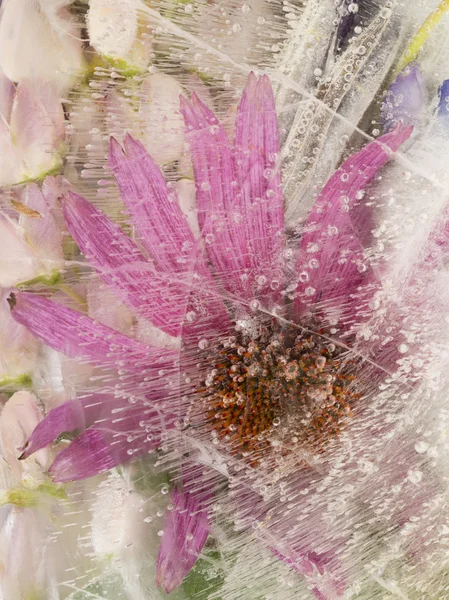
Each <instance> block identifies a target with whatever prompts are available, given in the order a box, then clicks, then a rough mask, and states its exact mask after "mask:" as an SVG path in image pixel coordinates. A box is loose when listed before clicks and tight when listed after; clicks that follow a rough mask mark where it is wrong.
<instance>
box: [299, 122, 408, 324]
mask: <svg viewBox="0 0 449 600" xmlns="http://www.w3.org/2000/svg"><path fill="white" fill-rule="evenodd" d="M412 129H413V128H412V127H411V126H406V127H403V126H402V125H401V123H399V124H398V125H397V126H396V127H395V128H394V130H393V131H391V132H390V133H387V134H386V135H384V136H382V137H380V138H379V139H378V140H375V141H374V142H371V143H370V144H368V145H367V146H366V147H365V148H363V149H362V150H361V151H360V152H357V153H356V154H353V155H352V156H351V157H349V158H348V159H347V160H346V161H345V162H344V163H343V165H342V166H341V167H340V168H339V169H338V170H337V171H336V172H335V173H334V175H332V177H331V178H330V180H329V181H328V183H327V184H326V186H325V187H324V189H323V191H322V192H321V193H320V195H319V196H318V198H317V200H316V202H315V204H314V207H313V209H312V211H311V213H310V216H309V218H308V220H307V223H306V225H305V229H304V233H303V235H302V238H301V243H300V253H299V259H298V263H297V270H298V276H299V279H300V281H299V284H298V288H297V291H298V299H297V300H296V302H295V310H296V314H297V315H298V316H300V315H301V313H302V312H303V311H304V310H307V309H308V307H310V306H313V305H315V304H317V303H320V305H321V306H322V307H323V308H325V307H326V304H328V303H329V302H330V301H331V300H335V299H340V300H341V301H342V302H343V303H344V306H342V310H343V311H346V313H347V314H351V313H352V312H353V311H354V308H355V307H357V306H358V305H360V304H363V302H364V296H365V295H366V293H367V292H366V290H362V288H361V286H362V287H363V286H365V285H366V286H370V285H371V284H372V283H373V282H374V281H375V276H374V273H373V271H372V269H371V267H370V265H369V264H368V263H367V261H366V259H365V257H364V251H363V247H362V245H361V242H360V239H359V233H360V219H359V221H358V223H356V222H355V221H353V216H355V213H353V212H352V211H353V209H354V205H355V204H356V201H357V199H358V194H359V193H360V192H361V191H363V189H364V188H365V187H366V186H367V185H368V184H369V183H370V181H372V180H373V178H374V177H375V176H376V174H377V172H378V171H379V170H380V169H381V168H382V167H383V166H384V165H385V163H386V162H387V160H388V159H389V158H390V156H391V154H392V152H393V151H395V150H397V149H398V148H399V146H400V145H401V144H402V143H403V142H404V141H405V140H407V139H408V138H409V137H410V135H411V133H412ZM362 221H363V219H362ZM367 222H368V221H367ZM363 227H365V228H366V224H365V225H362V229H363ZM364 233H366V231H365V232H364ZM368 293H369V292H368ZM351 296H352V299H351V298H350V297H351ZM333 304H334V306H335V302H334V303H333Z"/></svg>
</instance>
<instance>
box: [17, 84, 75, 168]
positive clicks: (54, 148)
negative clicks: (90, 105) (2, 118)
mask: <svg viewBox="0 0 449 600" xmlns="http://www.w3.org/2000/svg"><path fill="white" fill-rule="evenodd" d="M10 127H11V135H12V139H13V140H14V143H15V145H16V146H17V149H18V151H19V152H20V155H21V157H22V160H23V175H22V179H25V178H28V179H34V178H37V177H40V176H42V175H43V174H45V173H48V172H49V171H51V170H53V169H55V168H56V167H57V166H59V165H60V164H61V157H60V156H59V154H58V151H59V149H60V146H61V144H62V141H63V138H64V134H65V130H64V111H63V108H62V104H61V102H60V101H59V98H58V95H57V94H56V92H55V91H52V89H51V88H49V87H48V85H47V86H46V87H44V86H43V85H42V84H37V83H33V84H28V83H22V84H20V85H19V86H18V87H17V92H16V97H15V99H14V104H13V108H12V113H11V123H10Z"/></svg>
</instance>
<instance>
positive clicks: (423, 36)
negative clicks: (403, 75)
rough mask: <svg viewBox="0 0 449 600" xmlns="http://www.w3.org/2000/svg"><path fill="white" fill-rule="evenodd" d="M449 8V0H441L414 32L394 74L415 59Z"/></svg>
mask: <svg viewBox="0 0 449 600" xmlns="http://www.w3.org/2000/svg"><path fill="white" fill-rule="evenodd" d="M448 10H449V0H442V2H440V4H439V5H438V6H437V8H436V9H435V10H434V11H433V12H432V13H431V14H430V15H429V16H428V17H427V19H426V20H425V21H424V23H423V24H422V25H421V27H420V28H419V29H418V31H417V32H416V33H415V35H414V37H413V39H412V41H411V42H410V44H409V46H408V48H407V50H406V51H405V52H404V54H403V55H402V58H401V60H400V61H399V65H398V67H397V70H396V75H397V74H398V73H399V72H400V71H402V69H403V68H404V67H406V66H407V65H408V64H409V63H410V62H412V61H413V60H415V59H416V57H417V56H418V54H419V52H420V50H421V48H422V47H423V46H424V44H425V43H426V41H427V38H428V37H429V35H430V34H431V33H432V30H433V29H434V28H435V27H436V25H438V23H439V22H440V21H441V19H442V18H443V16H444V14H445V13H446V12H447V11H448Z"/></svg>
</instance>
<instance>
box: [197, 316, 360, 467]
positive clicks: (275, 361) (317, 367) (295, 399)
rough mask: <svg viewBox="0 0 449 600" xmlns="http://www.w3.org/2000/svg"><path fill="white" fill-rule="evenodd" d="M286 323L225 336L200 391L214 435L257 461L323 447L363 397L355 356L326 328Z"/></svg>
mask: <svg viewBox="0 0 449 600" xmlns="http://www.w3.org/2000/svg"><path fill="white" fill-rule="evenodd" d="M321 334H322V332H318V333H316V334H314V333H306V332H300V331H299V330H298V329H297V328H295V327H288V328H282V327H280V326H279V325H278V324H277V323H274V324H271V325H270V326H268V327H266V326H264V327H260V328H259V330H258V331H257V333H256V334H255V333H254V331H252V332H251V333H249V331H248V330H246V331H245V330H243V331H241V332H239V333H238V335H236V336H232V337H229V338H227V339H224V340H221V341H220V343H219V344H218V347H217V348H216V350H215V353H214V355H213V356H211V359H212V362H213V368H212V369H211V370H210V371H209V372H208V373H207V376H206V378H205V381H204V387H203V388H202V389H201V390H199V391H200V392H201V397H202V400H203V402H204V406H203V409H205V411H206V413H207V414H208V416H209V423H210V424H211V426H212V430H213V435H214V437H215V438H216V439H217V440H221V441H223V442H224V443H225V444H226V445H227V446H228V447H229V449H230V451H231V453H232V454H238V455H240V456H243V457H249V460H250V462H251V463H252V464H254V465H257V464H258V462H259V460H260V458H261V457H262V456H264V455H265V454H266V453H267V451H270V452H271V451H275V452H280V453H282V454H288V453H290V452H291V451H292V450H293V449H294V448H295V447H298V445H299V444H300V445H302V446H304V445H306V446H307V447H308V448H309V449H311V450H317V449H319V448H321V447H322V445H323V443H325V442H326V441H327V440H328V439H329V438H330V436H332V435H333V434H335V433H338V431H340V429H341V427H342V425H343V422H344V419H345V417H347V415H348V414H350V412H351V408H352V407H353V405H354V403H355V402H356V400H357V399H358V398H359V397H360V394H358V393H357V390H356V386H355V377H354V375H353V374H352V373H351V371H353V368H351V367H353V365H354V363H353V361H350V360H348V359H347V357H346V353H345V351H344V350H342V349H341V348H339V347H337V346H336V345H335V344H333V343H332V342H329V341H327V340H326V339H325V338H323V336H322V335H321Z"/></svg>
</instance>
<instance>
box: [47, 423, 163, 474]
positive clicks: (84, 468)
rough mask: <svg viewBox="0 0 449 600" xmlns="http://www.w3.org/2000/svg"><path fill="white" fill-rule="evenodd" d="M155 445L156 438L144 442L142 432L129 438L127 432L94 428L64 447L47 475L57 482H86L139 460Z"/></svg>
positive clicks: (143, 432)
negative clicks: (80, 480) (115, 432)
mask: <svg viewBox="0 0 449 600" xmlns="http://www.w3.org/2000/svg"><path fill="white" fill-rule="evenodd" d="M158 445H159V439H158V438H157V437H156V438H155V439H152V440H148V439H147V433H146V432H145V431H141V432H140V433H139V434H136V435H134V436H129V435H128V434H127V433H118V434H114V433H113V432H111V431H110V430H109V428H104V429H100V428H99V427H98V426H97V427H96V428H92V429H87V430H86V431H84V432H83V433H81V435H79V436H78V437H77V438H76V439H75V440H73V442H72V443H71V444H70V446H69V447H68V448H65V449H64V450H62V452H60V453H59V454H58V456H57V457H56V459H55V460H54V461H53V463H52V465H51V467H50V469H49V473H50V475H51V476H52V478H53V481H55V482H57V483H65V482H67V481H77V480H79V479H87V478H88V477H93V476H94V475H98V474H99V473H104V472H105V471H109V470H111V469H113V468H114V467H117V466H118V465H121V464H125V463H127V462H129V461H130V460H133V459H136V458H139V456H142V455H143V454H146V453H148V452H149V451H151V450H154V449H156V448H157V446H158Z"/></svg>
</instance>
